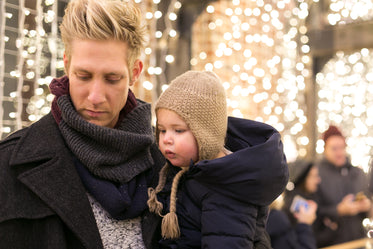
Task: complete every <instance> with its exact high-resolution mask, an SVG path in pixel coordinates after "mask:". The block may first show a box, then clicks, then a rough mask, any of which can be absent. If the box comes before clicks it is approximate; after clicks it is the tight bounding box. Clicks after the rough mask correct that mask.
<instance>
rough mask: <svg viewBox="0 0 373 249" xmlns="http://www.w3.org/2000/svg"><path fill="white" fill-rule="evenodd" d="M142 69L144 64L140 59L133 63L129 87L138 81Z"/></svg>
mask: <svg viewBox="0 0 373 249" xmlns="http://www.w3.org/2000/svg"><path fill="white" fill-rule="evenodd" d="M143 67H144V64H143V63H142V61H141V60H140V59H137V60H136V61H135V63H133V68H132V79H131V82H130V86H133V84H134V83H135V82H136V81H137V80H138V79H139V77H140V74H141V72H142V69H143Z"/></svg>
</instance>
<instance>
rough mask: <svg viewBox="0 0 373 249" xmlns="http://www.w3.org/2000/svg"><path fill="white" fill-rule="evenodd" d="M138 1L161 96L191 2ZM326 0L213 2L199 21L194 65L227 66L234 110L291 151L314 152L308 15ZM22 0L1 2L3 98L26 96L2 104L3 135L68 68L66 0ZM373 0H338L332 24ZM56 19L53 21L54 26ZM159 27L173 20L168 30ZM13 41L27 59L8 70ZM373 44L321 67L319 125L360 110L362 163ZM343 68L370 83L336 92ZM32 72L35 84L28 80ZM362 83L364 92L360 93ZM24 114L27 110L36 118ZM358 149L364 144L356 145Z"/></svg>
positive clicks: (359, 16)
mask: <svg viewBox="0 0 373 249" xmlns="http://www.w3.org/2000/svg"><path fill="white" fill-rule="evenodd" d="M129 2H131V3H132V4H135V5H137V6H138V7H139V8H140V9H141V10H142V12H143V13H145V18H144V22H145V24H146V27H147V30H148V44H147V46H146V48H145V53H144V54H143V55H142V56H143V57H142V59H143V61H144V66H145V68H144V69H145V70H144V73H143V74H142V76H141V79H140V81H141V82H142V84H135V86H134V89H133V90H134V91H135V94H136V95H137V96H138V97H139V98H142V99H145V100H146V101H149V102H154V101H155V100H156V98H157V97H158V93H157V89H158V88H161V89H162V90H164V89H166V88H167V85H166V84H165V83H168V82H169V81H170V80H169V79H167V78H166V75H165V72H166V68H167V66H168V65H169V64H171V63H174V62H175V55H174V54H173V52H174V51H171V50H170V46H169V44H171V43H172V42H174V41H176V40H177V39H178V36H179V34H178V31H177V29H176V27H175V26H176V21H177V20H178V11H179V10H180V8H181V7H182V4H181V3H180V2H179V1H176V0H172V1H170V4H169V5H168V7H167V9H166V10H164V11H162V10H161V7H160V2H161V1H160V0H135V1H129ZM317 2H318V1H315V0H314V1H313V2H312V1H303V0H298V1H295V2H293V1H287V0H280V1H277V2H273V3H269V2H267V1H263V0H261V1H239V0H232V1H218V2H212V3H210V4H208V6H207V7H206V9H205V11H204V12H203V13H202V14H201V15H200V16H199V18H198V19H197V21H196V23H195V24H194V28H193V35H192V38H193V41H192V59H191V61H190V65H191V67H192V68H193V69H197V70H214V71H217V72H218V73H219V76H220V77H221V78H222V81H223V85H224V88H225V89H226V90H227V93H228V99H227V102H228V108H229V112H230V115H233V116H237V117H247V118H250V119H254V120H258V121H263V122H266V123H268V124H271V125H273V126H274V127H275V128H277V129H278V130H279V131H280V132H281V133H282V136H283V138H284V139H283V141H284V145H285V151H286V154H287V156H288V160H289V161H291V160H292V159H293V158H296V157H298V156H305V155H306V154H307V146H309V145H310V139H309V136H308V135H309V134H306V130H307V129H306V128H307V127H309V126H310V125H312V124H309V122H308V119H307V109H306V107H305V106H306V105H305V97H304V94H305V91H306V89H307V86H308V85H309V84H310V80H311V78H310V77H311V63H312V60H311V57H310V55H309V53H310V50H311V48H310V46H309V45H308V42H309V38H308V37H307V27H306V25H305V20H306V19H307V17H308V15H309V8H310V4H312V3H317ZM20 3H21V4H20V5H19V7H17V6H13V5H9V4H7V3H6V1H2V2H1V9H0V11H1V18H2V21H1V24H2V26H1V30H0V31H1V33H0V37H1V41H0V56H1V57H0V98H1V99H0V101H1V102H2V103H3V105H4V104H5V102H9V103H15V104H16V108H13V109H9V113H5V114H4V113H2V112H3V111H4V110H5V108H0V116H1V117H9V118H8V119H6V120H3V119H2V118H1V119H0V135H1V136H2V135H3V133H9V132H12V131H13V130H15V129H18V128H19V127H21V126H25V125H28V124H29V123H30V122H34V121H36V120H38V119H39V118H41V117H42V116H43V115H45V114H46V113H48V112H49V111H50V109H49V108H50V103H51V101H52V99H53V95H51V94H50V93H49V91H48V84H49V83H50V82H51V79H52V78H54V77H58V76H61V75H62V74H63V61H62V52H63V45H62V43H61V41H60V39H59V38H58V23H57V19H58V18H57V13H58V1H54V0H46V1H41V0H37V2H36V8H35V9H27V8H25V6H24V2H23V1H20ZM371 5H372V3H371V2H370V1H359V0H352V1H349V2H346V1H338V0H332V1H331V4H330V11H329V13H328V14H329V15H328V16H327V18H326V20H328V22H329V24H331V25H340V24H345V23H349V22H353V21H356V20H368V19H369V20H370V19H371V18H372V9H373V8H372V6H371ZM6 6H7V7H6ZM11 8H19V10H20V12H19V13H21V14H20V15H19V16H15V15H14V13H11V11H9V9H11ZM29 15H33V17H35V20H36V27H34V28H33V29H31V28H30V29H27V28H25V27H26V26H23V25H24V23H25V19H26V17H27V16H29ZM14 18H19V21H18V24H19V26H18V27H14V28H16V29H17V30H18V38H17V40H14V38H12V37H9V36H6V34H5V26H6V25H7V23H9V20H12V19H14ZM161 22H162V23H161ZM48 25H49V26H50V27H51V28H50V29H47V28H46V27H49V26H48ZM157 27H158V28H157ZM159 27H164V28H163V29H162V30H160V29H159ZM47 30H48V31H47ZM206 37H208V39H206ZM9 43H12V44H15V45H16V47H17V49H18V50H17V52H18V54H19V56H18V58H19V61H18V65H17V67H15V68H13V69H12V70H11V71H10V72H5V71H4V70H5V68H4V63H3V62H4V61H5V60H6V56H7V55H6V54H5V53H4V48H5V47H6V46H7V44H9ZM46 49H47V50H48V52H47V53H46V54H45V53H44V52H43V51H45V50H46ZM370 53H371V51H370V50H367V49H364V50H361V51H359V52H356V53H352V54H349V55H345V54H343V55H341V53H339V54H338V55H336V58H338V59H334V60H333V62H334V64H333V63H332V62H330V63H328V64H327V65H326V66H325V68H324V70H323V71H322V73H320V74H319V75H318V76H317V80H318V84H319V87H320V89H321V90H320V92H319V93H318V95H319V97H320V103H319V105H318V107H319V109H320V110H319V113H320V114H319V119H318V120H317V126H318V130H319V132H322V131H323V129H325V124H326V123H327V122H330V121H333V122H336V123H338V122H339V123H340V122H342V120H343V122H344V120H345V118H346V117H351V119H350V121H349V122H350V123H351V126H350V127H354V128H353V129H351V134H349V135H351V139H350V140H348V143H349V146H351V148H352V145H353V146H355V147H356V148H361V150H360V151H359V152H360V154H357V155H360V157H359V156H358V157H359V158H360V159H361V160H363V161H357V160H360V159H356V158H354V159H353V164H354V165H367V161H368V160H369V158H368V157H367V155H368V154H369V153H371V151H370V148H371V147H372V146H373V142H372V141H373V138H372V136H371V135H370V133H369V127H370V126H372V125H373V118H371V117H372V116H373V108H369V105H370V106H372V104H371V103H361V102H357V101H356V99H358V98H360V100H361V99H364V98H363V95H362V92H363V90H362V89H365V92H369V93H371V92H373V90H372V87H371V86H369V84H368V83H366V84H365V85H364V84H363V83H361V82H362V81H361V80H362V79H364V81H365V82H371V81H372V80H373V72H370V71H367V68H371V63H372V62H370V59H369V54H370ZM362 75H363V76H362ZM343 78H348V80H349V82H350V83H351V82H360V87H359V88H356V89H354V88H353V86H351V84H348V83H347V81H346V86H345V87H342V88H339V89H340V90H341V92H340V93H334V92H331V90H330V89H329V87H332V86H339V85H338V84H337V83H336V82H337V80H338V82H339V81H340V79H343ZM7 81H9V82H10V81H12V82H18V85H17V88H16V89H13V90H12V91H11V92H10V93H4V84H5V82H7ZM27 81H28V82H33V83H34V85H33V86H31V85H26V84H24V82H27ZM361 84H363V85H361ZM356 87H357V86H356ZM29 91H32V92H33V94H32V95H33V96H32V97H30V98H27V99H25V98H24V96H23V95H24V94H25V92H29ZM352 92H353V93H355V95H356V96H355V95H354V96H353V95H352V94H350V93H352ZM4 94H7V96H4ZM330 94H335V97H334V98H333V100H331V99H327V97H329V96H331V95H330ZM358 94H360V95H358ZM333 96H334V95H333ZM25 104H26V106H27V107H26V108H25V107H24V106H25ZM23 109H25V110H23ZM331 110H332V111H331ZM337 110H338V112H336V111H337ZM368 114H369V115H370V116H368ZM24 115H26V116H27V119H26V120H24ZM364 115H366V117H365V116H364ZM364 134H365V137H366V138H365V140H364V142H363V143H361V142H358V140H357V138H358V137H359V138H361V137H363V136H364ZM355 138H356V140H355ZM359 141H361V140H359ZM316 145H317V148H316V150H317V152H318V153H321V152H322V151H321V149H320V148H321V147H322V141H320V140H319V141H317V144H316ZM364 146H365V147H364ZM362 148H364V149H362ZM368 149H369V151H368ZM349 152H354V153H358V152H355V151H352V149H350V148H349ZM363 152H364V153H365V154H364V155H362V153H363ZM351 154H352V153H351Z"/></svg>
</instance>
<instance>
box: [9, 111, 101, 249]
mask: <svg viewBox="0 0 373 249" xmlns="http://www.w3.org/2000/svg"><path fill="white" fill-rule="evenodd" d="M10 163H11V166H12V167H14V168H15V169H16V170H17V172H19V175H18V179H19V180H20V181H21V182H22V183H23V184H25V185H26V186H27V187H28V188H29V189H30V190H31V191H33V192H34V193H35V194H36V195H37V196H39V197H40V199H41V200H43V201H44V202H45V203H46V205H48V206H49V207H50V208H51V209H52V210H54V212H55V213H56V214H57V215H58V216H59V217H60V218H61V219H62V220H63V222H64V223H65V224H66V225H67V226H68V227H69V228H70V229H71V230H72V231H73V233H74V234H75V235H76V236H77V237H78V238H80V240H81V241H82V243H83V245H84V246H85V247H87V248H103V246H102V242H101V238H100V234H99V232H98V229H97V225H96V222H95V218H94V216H93V212H92V208H91V206H90V204H89V201H88V198H87V196H86V192H85V189H84V187H83V185H82V183H81V180H80V178H79V176H78V174H77V172H76V169H75V166H74V164H73V161H72V155H71V154H70V152H69V151H68V149H67V147H66V145H65V144H64V142H63V139H62V137H61V136H60V133H59V130H58V127H57V125H56V123H55V121H54V119H53V117H52V116H51V115H50V114H49V115H48V116H46V117H44V118H43V119H42V120H40V121H39V122H37V123H35V124H34V125H33V126H31V127H30V128H29V131H28V132H27V133H26V134H25V135H24V136H23V138H22V140H20V142H19V143H18V145H17V146H16V148H15V150H14V152H13V155H12V158H11V161H10Z"/></svg>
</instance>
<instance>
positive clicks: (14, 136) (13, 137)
mask: <svg viewBox="0 0 373 249" xmlns="http://www.w3.org/2000/svg"><path fill="white" fill-rule="evenodd" d="M28 129H29V127H25V128H22V129H20V130H17V131H15V132H13V133H11V134H9V135H8V136H7V137H5V138H4V139H3V140H1V141H0V148H2V147H3V146H8V145H11V144H14V143H16V142H17V141H18V140H19V139H20V138H21V137H22V136H24V134H26V133H27V130H28Z"/></svg>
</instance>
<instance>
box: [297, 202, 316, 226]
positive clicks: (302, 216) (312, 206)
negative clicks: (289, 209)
mask: <svg viewBox="0 0 373 249" xmlns="http://www.w3.org/2000/svg"><path fill="white" fill-rule="evenodd" d="M307 203H308V208H306V207H305V206H301V207H300V208H299V212H296V213H294V217H295V218H296V219H297V221H298V223H305V224H308V225H312V223H313V222H314V221H315V219H316V210H317V204H316V202H314V201H311V200H308V201H307Z"/></svg>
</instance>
